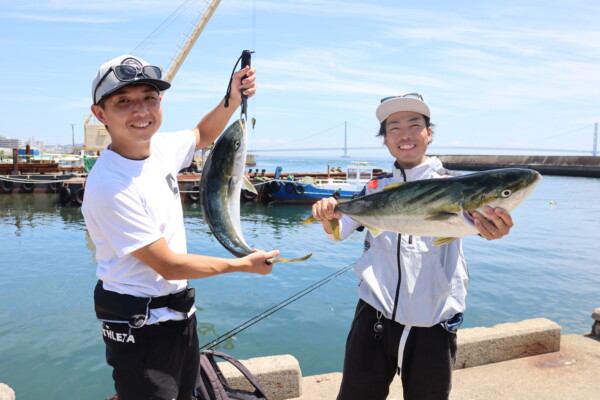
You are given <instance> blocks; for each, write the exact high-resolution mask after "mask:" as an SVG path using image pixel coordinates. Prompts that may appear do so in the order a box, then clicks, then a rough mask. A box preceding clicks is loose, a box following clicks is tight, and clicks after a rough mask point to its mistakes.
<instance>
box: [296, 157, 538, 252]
mask: <svg viewBox="0 0 600 400" xmlns="http://www.w3.org/2000/svg"><path fill="white" fill-rule="evenodd" d="M540 180H541V175H540V174H539V173H538V172H536V171H534V170H531V169H525V168H504V169H497V170H490V171H483V172H478V173H473V174H467V175H462V176H455V177H448V178H436V179H424V180H419V181H411V182H404V183H398V184H392V185H388V186H386V187H385V188H384V189H383V190H381V191H379V192H376V193H372V194H369V195H366V196H363V197H359V198H356V199H353V200H349V201H347V202H343V203H340V204H338V205H337V206H336V211H338V212H340V213H342V214H344V215H347V216H349V217H350V218H352V219H353V220H355V221H358V222H360V223H361V224H362V225H364V226H365V227H366V228H368V229H369V230H371V232H372V233H373V234H374V235H378V234H380V233H381V232H382V231H391V232H398V233H404V234H409V235H417V236H429V237H438V239H437V240H436V241H434V245H441V244H445V243H448V242H451V241H452V240H455V239H457V238H460V237H464V236H469V235H475V234H478V233H479V231H478V230H477V228H475V225H474V223H473V218H472V217H471V213H472V212H474V211H477V212H479V213H481V214H483V209H484V207H485V206H490V207H501V208H504V209H505V210H506V211H508V212H511V211H512V210H514V209H515V208H516V207H518V206H519V205H520V204H521V203H522V202H523V201H524V200H525V199H526V198H527V197H528V196H529V195H530V194H531V193H532V192H533V190H534V189H535V187H536V186H537V185H538V183H539V182H540ZM312 222H316V219H314V218H313V217H310V218H308V219H307V220H305V221H303V222H302V224H303V225H304V224H308V223H312ZM332 228H333V230H334V237H335V238H336V239H339V224H338V223H337V220H332Z"/></svg>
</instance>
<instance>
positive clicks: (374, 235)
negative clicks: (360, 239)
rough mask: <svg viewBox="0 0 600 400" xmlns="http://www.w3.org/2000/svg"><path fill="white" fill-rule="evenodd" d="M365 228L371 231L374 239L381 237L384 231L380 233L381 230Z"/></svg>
mask: <svg viewBox="0 0 600 400" xmlns="http://www.w3.org/2000/svg"><path fill="white" fill-rule="evenodd" d="M365 228H367V229H368V230H369V232H371V234H372V235H373V237H377V236H379V235H381V234H382V233H383V231H380V230H379V229H375V228H372V227H370V226H367V225H365Z"/></svg>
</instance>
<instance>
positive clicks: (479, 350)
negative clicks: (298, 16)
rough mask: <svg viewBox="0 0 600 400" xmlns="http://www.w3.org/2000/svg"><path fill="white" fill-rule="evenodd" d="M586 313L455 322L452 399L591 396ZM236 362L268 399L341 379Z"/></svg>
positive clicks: (330, 392)
mask: <svg viewBox="0 0 600 400" xmlns="http://www.w3.org/2000/svg"><path fill="white" fill-rule="evenodd" d="M592 319H593V325H592V331H591V334H589V335H574V334H571V335H565V336H562V335H561V331H562V330H561V327H560V326H559V325H558V324H556V323H555V322H553V321H551V320H549V319H546V318H535V319H529V320H524V321H520V322H514V323H504V324H498V325H495V326H493V327H491V328H484V327H478V328H467V329H460V330H459V331H458V337H457V339H458V351H457V353H458V357H457V360H456V363H455V368H454V369H455V373H454V378H453V390H452V393H451V396H450V399H451V400H453V399H513V400H518V399H523V400H525V399H527V400H529V399H546V400H555V399H556V400H564V399H589V398H595V397H597V396H596V392H597V371H598V369H599V368H600V308H597V309H595V310H594V312H593V313H592ZM242 362H243V364H244V365H245V366H246V368H248V369H249V370H250V371H251V372H252V374H253V375H254V376H255V377H256V378H257V379H258V381H259V382H260V383H261V385H262V386H263V387H264V389H265V391H266V393H267V396H268V398H269V399H270V400H329V399H334V398H335V397H336V395H337V390H338V388H339V385H340V381H341V372H332V373H328V374H322V375H315V376H306V377H303V376H302V371H301V369H300V364H299V362H298V360H297V359H296V358H295V357H293V356H291V355H289V354H286V355H276V356H269V357H257V358H251V359H248V360H243V361H242ZM219 366H220V368H221V370H222V371H223V374H224V376H225V377H226V378H227V380H228V382H229V385H230V386H231V387H234V388H237V389H242V390H250V391H251V390H253V388H252V387H251V386H250V385H249V383H248V382H247V380H246V379H245V377H244V376H243V375H242V374H241V373H240V371H238V370H237V369H236V368H234V367H233V366H232V365H231V364H228V363H226V362H220V363H219ZM15 398H16V396H15V392H14V391H13V390H12V389H11V388H10V387H9V386H8V385H6V384H3V383H0V400H15ZM401 398H402V382H401V381H400V378H399V377H398V376H396V377H395V379H394V382H393V383H392V386H391V388H390V395H389V397H388V399H390V400H392V399H401ZM365 400H367V399H365Z"/></svg>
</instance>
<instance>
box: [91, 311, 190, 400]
mask: <svg viewBox="0 0 600 400" xmlns="http://www.w3.org/2000/svg"><path fill="white" fill-rule="evenodd" d="M102 335H103V337H104V343H105V344H106V361H107V362H108V365H110V366H111V367H113V374H112V375H113V379H114V381H115V389H116V392H117V395H118V396H119V400H175V399H176V400H190V399H192V392H193V390H194V388H195V387H194V386H195V383H196V376H197V373H198V365H199V350H198V335H197V334H196V316H195V315H194V316H192V318H190V319H188V320H185V321H169V322H165V323H160V324H156V325H148V326H144V327H142V328H137V329H136V328H129V326H128V325H127V324H117V323H103V324H102Z"/></svg>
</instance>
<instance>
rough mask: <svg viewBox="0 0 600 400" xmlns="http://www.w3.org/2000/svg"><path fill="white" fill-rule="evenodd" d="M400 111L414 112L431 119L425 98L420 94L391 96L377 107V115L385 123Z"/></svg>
mask: <svg viewBox="0 0 600 400" xmlns="http://www.w3.org/2000/svg"><path fill="white" fill-rule="evenodd" d="M400 111H412V112H416V113H419V114H422V115H425V116H427V117H428V118H430V117H431V112H430V111H429V107H428V106H427V104H425V102H424V101H423V96H421V95H420V94H419V93H407V94H403V95H400V96H390V97H385V98H383V99H381V104H379V107H377V110H376V111H375V114H376V115H377V119H378V120H379V122H383V121H385V120H386V118H387V117H389V116H390V115H392V114H393V113H396V112H400Z"/></svg>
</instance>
